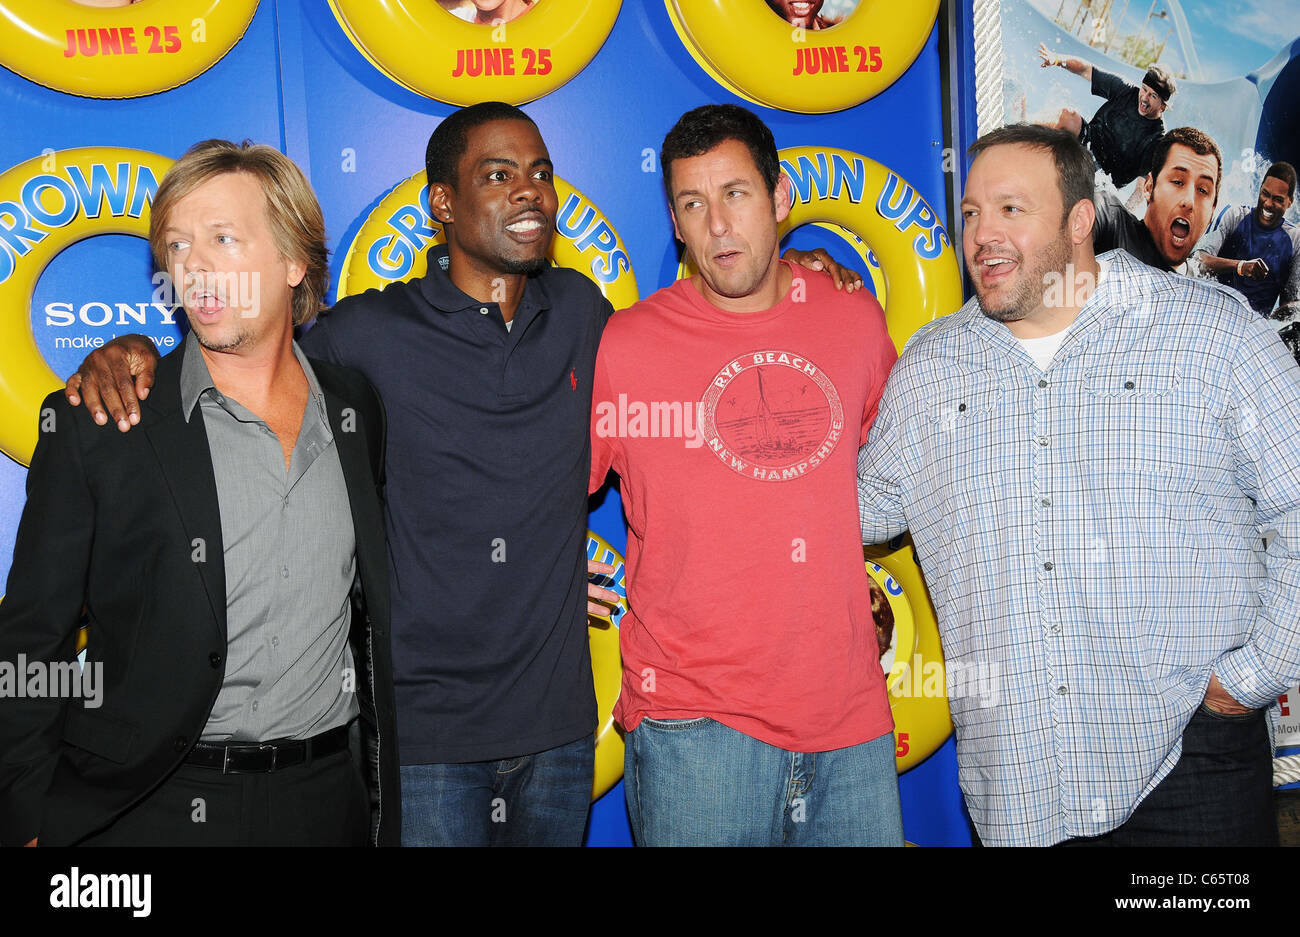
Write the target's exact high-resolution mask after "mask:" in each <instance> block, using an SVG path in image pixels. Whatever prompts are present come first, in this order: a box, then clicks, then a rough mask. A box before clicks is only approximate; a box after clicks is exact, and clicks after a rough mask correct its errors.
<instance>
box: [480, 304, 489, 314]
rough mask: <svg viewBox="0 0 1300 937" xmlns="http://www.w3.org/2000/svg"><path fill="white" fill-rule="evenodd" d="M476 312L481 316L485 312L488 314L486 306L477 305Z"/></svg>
mask: <svg viewBox="0 0 1300 937" xmlns="http://www.w3.org/2000/svg"><path fill="white" fill-rule="evenodd" d="M478 314H479V315H481V316H485V315H487V314H488V307H487V306H479V307H478Z"/></svg>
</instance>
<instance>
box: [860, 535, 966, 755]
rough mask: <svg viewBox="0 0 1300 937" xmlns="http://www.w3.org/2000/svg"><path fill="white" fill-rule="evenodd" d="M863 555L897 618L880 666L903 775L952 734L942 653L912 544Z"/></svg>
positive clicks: (869, 550)
mask: <svg viewBox="0 0 1300 937" xmlns="http://www.w3.org/2000/svg"><path fill="white" fill-rule="evenodd" d="M863 553H864V555H865V557H866V562H867V574H868V575H869V576H871V578H872V579H873V580H875V581H876V583H877V584H879V585H880V587H881V588H882V589H883V590H884V592H885V595H886V597H887V598H888V600H889V606H890V609H891V610H892V611H893V613H894V635H893V643H892V645H891V646H890V649H889V653H887V654H886V655H884V656H883V657H882V661H881V663H882V666H884V668H885V674H886V676H885V686H886V688H887V690H888V692H889V708H890V709H891V710H892V711H893V713H894V755H895V761H896V762H897V765H898V771H899V773H900V774H901V773H902V772H904V771H906V770H907V769H908V768H911V767H913V766H914V765H917V764H920V763H921V762H922V761H924V760H925V759H926V758H928V757H930V756H931V755H932V754H934V753H935V751H937V750H938V748H939V746H940V745H942V744H943V743H944V740H945V739H947V738H948V736H949V735H951V734H952V716H951V714H950V713H949V712H948V695H947V691H946V683H945V680H946V675H945V671H944V663H943V650H942V649H941V647H940V645H939V627H938V624H937V623H936V620H935V613H934V606H933V605H932V604H931V603H930V595H929V593H927V592H926V591H925V583H924V581H923V580H922V579H921V570H920V567H919V566H917V564H916V555H915V554H914V553H913V552H912V544H911V539H910V538H908V539H907V540H906V541H905V542H904V543H903V544H902V545H901V546H900V547H898V549H896V550H891V549H890V548H889V547H887V546H869V547H866V548H864V550H863Z"/></svg>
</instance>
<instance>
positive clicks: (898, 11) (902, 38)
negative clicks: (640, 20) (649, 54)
mask: <svg viewBox="0 0 1300 937" xmlns="http://www.w3.org/2000/svg"><path fill="white" fill-rule="evenodd" d="M664 3H665V4H666V5H667V7H668V16H669V18H670V19H671V20H672V23H673V27H674V28H675V29H676V30H677V35H678V37H680V38H681V40H682V44H683V45H684V46H685V47H686V50H687V51H688V52H690V54H691V56H692V57H693V58H694V59H695V61H696V62H698V63H699V64H700V66H701V67H702V68H703V69H704V70H705V71H706V72H707V73H708V74H709V75H710V76H711V77H712V78H713V79H714V80H715V81H717V82H718V83H719V84H721V85H722V86H723V87H725V88H727V89H728V90H730V91H732V92H734V93H735V94H738V95H740V96H741V97H743V98H746V99H748V100H750V101H754V102H756V103H758V104H763V105H765V106H767V107H774V108H779V109H781V110H783V111H795V112H797V113H801V114H829V113H831V112H832V111H840V110H843V109H844V108H846V107H853V106H854V105H856V104H861V103H862V102H863V101H865V100H867V99H868V98H871V97H874V96H875V95H877V94H879V93H880V92H881V91H884V90H885V89H886V88H888V87H889V86H890V85H892V84H893V83H894V82H895V81H897V80H898V78H899V76H900V75H902V74H903V72H905V71H907V69H908V67H909V66H911V64H912V62H913V61H915V59H916V57H917V55H919V54H920V52H921V49H922V48H923V47H924V46H925V42H926V40H927V39H928V38H929V36H930V30H931V29H932V28H933V27H934V20H935V17H936V16H937V15H938V13H939V0H913V2H910V3H903V4H900V3H896V2H887V0H862V2H861V3H859V4H858V7H857V8H856V9H855V10H854V11H853V12H852V13H850V14H849V15H848V16H847V17H845V19H844V21H843V22H842V23H840V24H839V25H837V26H833V27H831V28H829V29H802V28H795V27H792V26H791V25H790V24H789V23H787V22H786V21H785V20H783V19H782V18H781V17H780V15H778V14H777V13H775V12H773V11H772V9H771V8H770V7H768V6H767V4H765V3H763V2H761V0H664Z"/></svg>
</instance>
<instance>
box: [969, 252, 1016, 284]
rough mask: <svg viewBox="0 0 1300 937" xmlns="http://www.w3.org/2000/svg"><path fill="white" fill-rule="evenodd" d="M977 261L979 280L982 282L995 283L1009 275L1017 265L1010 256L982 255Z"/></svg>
mask: <svg viewBox="0 0 1300 937" xmlns="http://www.w3.org/2000/svg"><path fill="white" fill-rule="evenodd" d="M978 263H979V275H980V280H981V281H983V282H984V283H997V282H998V281H1000V280H1003V279H1005V278H1006V277H1008V276H1010V275H1011V273H1012V271H1014V270H1015V269H1016V267H1017V266H1018V265H1017V263H1016V261H1015V259H1014V258H1011V257H984V258H981V259H980V260H979V262H978Z"/></svg>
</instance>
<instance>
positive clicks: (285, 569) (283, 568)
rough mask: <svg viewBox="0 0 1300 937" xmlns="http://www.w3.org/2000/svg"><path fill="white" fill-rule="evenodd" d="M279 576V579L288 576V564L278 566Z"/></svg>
mask: <svg viewBox="0 0 1300 937" xmlns="http://www.w3.org/2000/svg"><path fill="white" fill-rule="evenodd" d="M280 578H281V579H288V578H289V567H288V566H281V567H280Z"/></svg>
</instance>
